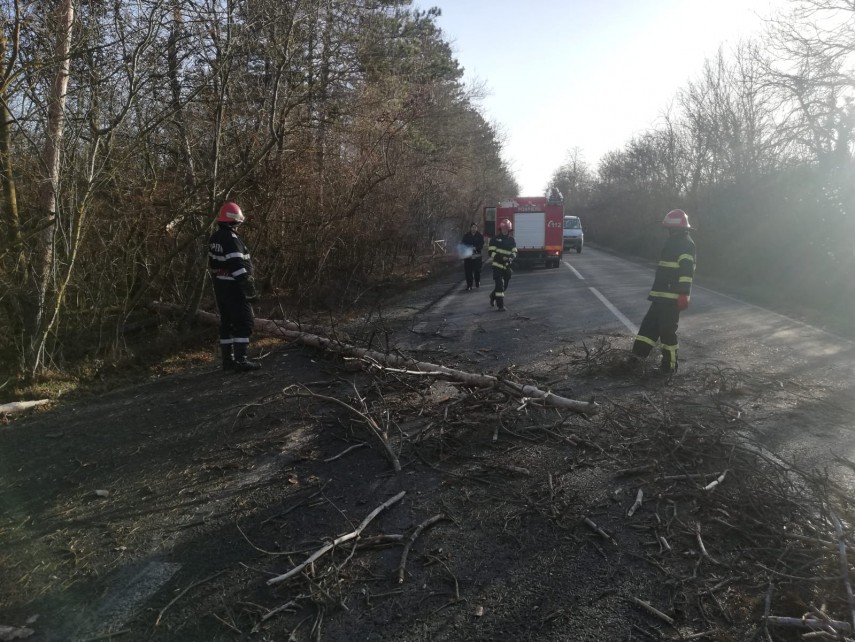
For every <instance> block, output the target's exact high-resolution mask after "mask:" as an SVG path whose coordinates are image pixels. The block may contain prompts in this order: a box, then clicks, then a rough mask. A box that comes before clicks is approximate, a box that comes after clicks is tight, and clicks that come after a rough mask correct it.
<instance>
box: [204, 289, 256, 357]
mask: <svg viewBox="0 0 855 642" xmlns="http://www.w3.org/2000/svg"><path fill="white" fill-rule="evenodd" d="M213 281H214V296H215V297H216V299H217V309H218V310H219V311H220V345H223V346H225V345H231V344H248V343H249V337H250V336H251V335H252V326H253V323H254V322H255V315H254V314H253V311H252V304H251V303H250V302H249V301H247V300H246V296H245V295H244V293H243V290H241V287H240V284H239V283H238V282H237V281H225V280H223V279H216V278H215V279H213Z"/></svg>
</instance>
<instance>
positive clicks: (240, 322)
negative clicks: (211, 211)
mask: <svg viewBox="0 0 855 642" xmlns="http://www.w3.org/2000/svg"><path fill="white" fill-rule="evenodd" d="M216 220H217V231H216V232H214V233H213V234H212V235H211V239H210V241H209V242H208V267H209V268H210V270H211V279H212V280H213V282H214V295H215V296H216V299H217V308H218V310H219V311H220V351H221V352H222V356H223V370H226V371H235V372H247V371H250V370H258V369H259V368H261V364H260V363H258V362H255V361H250V360H248V359H247V358H246V352H247V349H248V348H249V337H250V335H251V334H252V326H253V323H254V321H255V318H254V314H253V311H252V304H251V301H254V300H255V299H256V298H257V297H258V295H257V294H256V291H255V279H254V277H253V276H252V259H251V258H250V254H249V249H247V247H246V244H245V243H244V242H243V240H242V239H241V238H240V237H239V236H238V235H237V228H238V227H239V226H240V224H241V223H243V222H244V221H245V220H246V217H245V216H244V215H243V212H242V211H241V209H240V207H239V206H238V205H237V203H231V202H229V203H226V204H224V205H223V206H222V207H221V208H220V213H219V214H218V215H217V219H216Z"/></svg>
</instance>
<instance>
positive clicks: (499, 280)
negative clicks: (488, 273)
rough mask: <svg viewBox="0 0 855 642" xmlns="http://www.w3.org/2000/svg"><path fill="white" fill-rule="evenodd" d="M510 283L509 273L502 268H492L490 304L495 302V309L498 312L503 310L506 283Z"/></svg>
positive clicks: (506, 288)
mask: <svg viewBox="0 0 855 642" xmlns="http://www.w3.org/2000/svg"><path fill="white" fill-rule="evenodd" d="M510 282H511V271H510V270H506V269H502V268H497V267H494V268H493V283H494V286H493V291H492V292H490V304H491V305H492V303H493V302H494V301H495V302H496V307H497V308H499V309H500V310H504V309H505V292H507V290H508V283H510Z"/></svg>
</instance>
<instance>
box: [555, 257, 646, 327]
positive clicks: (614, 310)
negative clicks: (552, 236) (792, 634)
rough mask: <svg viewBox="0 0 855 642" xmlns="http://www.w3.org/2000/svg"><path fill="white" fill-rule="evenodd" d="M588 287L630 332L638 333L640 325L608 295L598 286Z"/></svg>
mask: <svg viewBox="0 0 855 642" xmlns="http://www.w3.org/2000/svg"><path fill="white" fill-rule="evenodd" d="M571 269H572V268H571ZM588 289H589V290H590V291H591V292H593V293H594V296H595V297H597V298H598V299H599V300H600V301H602V303H603V305H604V306H606V307H607V308H608V309H609V311H610V312H611V313H612V314H613V315H615V316H616V317H617V319H618V321H620V322H621V323H623V324H624V325H625V326H626V327H627V329H628V330H629V331H630V332H632V334H634V335H635V334H638V327H637V326H636V325H634V324H633V322H632V321H630V320H629V319H627V318H626V317H625V316H624V314H623V313H622V312H621V311H620V310H618V309H617V308H616V307H615V306H614V305H612V302H611V301H609V300H608V299H607V298H606V297H604V296H603V295H602V293H601V292H600V291H599V290H598V289H597V288H588Z"/></svg>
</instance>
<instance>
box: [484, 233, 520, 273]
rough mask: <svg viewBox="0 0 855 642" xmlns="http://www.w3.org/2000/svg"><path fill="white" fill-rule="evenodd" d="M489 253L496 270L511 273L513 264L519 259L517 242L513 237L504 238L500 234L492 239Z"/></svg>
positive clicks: (488, 247)
mask: <svg viewBox="0 0 855 642" xmlns="http://www.w3.org/2000/svg"><path fill="white" fill-rule="evenodd" d="M487 252H489V254H490V258H491V259H493V267H494V268H498V269H500V270H508V271H510V269H511V262H512V261H513V260H514V259H515V258H516V257H517V242H516V241H515V240H514V237H513V236H510V235H508V236H503V235H502V234H501V233H500V234H497V235H496V236H494V237H492V238H491V239H490V245H488V246H487Z"/></svg>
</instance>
